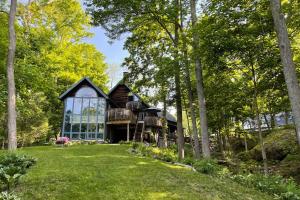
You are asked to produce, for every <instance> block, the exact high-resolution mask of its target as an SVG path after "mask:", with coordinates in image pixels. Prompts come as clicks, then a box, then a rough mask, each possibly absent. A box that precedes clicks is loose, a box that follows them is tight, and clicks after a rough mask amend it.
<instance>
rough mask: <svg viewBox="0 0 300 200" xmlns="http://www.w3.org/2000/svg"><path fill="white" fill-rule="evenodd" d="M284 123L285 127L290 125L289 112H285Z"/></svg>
mask: <svg viewBox="0 0 300 200" xmlns="http://www.w3.org/2000/svg"><path fill="white" fill-rule="evenodd" d="M284 122H285V125H289V112H288V111H284Z"/></svg>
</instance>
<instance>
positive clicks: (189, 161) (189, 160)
mask: <svg viewBox="0 0 300 200" xmlns="http://www.w3.org/2000/svg"><path fill="white" fill-rule="evenodd" d="M181 162H182V163H183V164H186V165H193V164H194V162H195V160H194V159H193V158H192V157H186V158H184V159H183V160H182V161H181Z"/></svg>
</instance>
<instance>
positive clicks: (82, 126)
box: [81, 123, 87, 132]
mask: <svg viewBox="0 0 300 200" xmlns="http://www.w3.org/2000/svg"><path fill="white" fill-rule="evenodd" d="M86 130H87V124H86V123H82V124H81V132H86Z"/></svg>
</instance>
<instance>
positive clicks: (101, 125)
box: [98, 123, 104, 133]
mask: <svg viewBox="0 0 300 200" xmlns="http://www.w3.org/2000/svg"><path fill="white" fill-rule="evenodd" d="M98 133H104V124H103V123H100V124H98Z"/></svg>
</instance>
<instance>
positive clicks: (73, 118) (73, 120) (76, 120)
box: [72, 114, 80, 124]
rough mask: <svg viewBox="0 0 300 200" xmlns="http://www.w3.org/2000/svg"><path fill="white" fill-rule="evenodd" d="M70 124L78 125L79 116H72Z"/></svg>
mask: <svg viewBox="0 0 300 200" xmlns="http://www.w3.org/2000/svg"><path fill="white" fill-rule="evenodd" d="M72 123H73V124H74V123H80V114H79V115H73V117H72Z"/></svg>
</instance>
